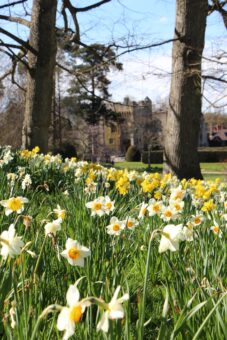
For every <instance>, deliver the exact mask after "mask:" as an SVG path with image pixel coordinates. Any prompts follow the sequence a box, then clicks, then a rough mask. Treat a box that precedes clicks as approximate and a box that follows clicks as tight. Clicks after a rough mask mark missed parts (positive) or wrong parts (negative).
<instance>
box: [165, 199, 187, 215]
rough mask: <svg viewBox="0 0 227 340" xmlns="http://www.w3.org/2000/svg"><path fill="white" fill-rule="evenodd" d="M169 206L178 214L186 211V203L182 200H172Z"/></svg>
mask: <svg viewBox="0 0 227 340" xmlns="http://www.w3.org/2000/svg"><path fill="white" fill-rule="evenodd" d="M169 205H170V207H171V208H173V210H174V211H175V213H176V214H180V213H181V212H182V211H183V209H184V201H181V200H170V202H169Z"/></svg>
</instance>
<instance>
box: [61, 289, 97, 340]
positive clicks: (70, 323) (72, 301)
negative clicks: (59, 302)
mask: <svg viewBox="0 0 227 340" xmlns="http://www.w3.org/2000/svg"><path fill="white" fill-rule="evenodd" d="M66 301H67V305H68V307H63V308H62V310H61V312H60V314H59V315H58V320H57V328H58V329H59V331H65V333H64V336H63V340H67V339H68V338H70V336H72V335H73V334H74V332H75V326H76V323H78V322H80V320H81V318H82V315H83V313H84V311H85V309H86V307H88V306H90V302H89V301H88V300H86V299H84V300H81V301H80V292H79V290H78V288H77V286H76V285H70V286H69V289H68V291H67V294H66Z"/></svg>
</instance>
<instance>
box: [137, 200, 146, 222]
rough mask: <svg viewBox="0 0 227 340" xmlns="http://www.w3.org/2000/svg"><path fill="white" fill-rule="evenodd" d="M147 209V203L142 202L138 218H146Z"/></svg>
mask: <svg viewBox="0 0 227 340" xmlns="http://www.w3.org/2000/svg"><path fill="white" fill-rule="evenodd" d="M147 207H148V204H147V203H144V202H143V203H142V204H141V207H140V211H139V216H138V218H141V219H143V218H144V217H145V216H146V214H147V211H148V210H147Z"/></svg>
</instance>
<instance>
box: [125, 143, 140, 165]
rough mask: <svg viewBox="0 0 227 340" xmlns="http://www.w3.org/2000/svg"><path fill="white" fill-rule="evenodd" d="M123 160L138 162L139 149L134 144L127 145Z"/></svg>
mask: <svg viewBox="0 0 227 340" xmlns="http://www.w3.org/2000/svg"><path fill="white" fill-rule="evenodd" d="M125 160H126V161H127V162H140V160H141V154H140V151H139V150H138V149H137V148H136V147H135V146H134V145H131V146H129V147H128V150H127V152H126V155H125Z"/></svg>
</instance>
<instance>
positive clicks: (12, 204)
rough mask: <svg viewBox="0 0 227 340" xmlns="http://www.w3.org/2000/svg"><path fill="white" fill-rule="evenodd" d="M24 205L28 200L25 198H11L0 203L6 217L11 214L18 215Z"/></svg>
mask: <svg viewBox="0 0 227 340" xmlns="http://www.w3.org/2000/svg"><path fill="white" fill-rule="evenodd" d="M24 203H28V199H27V198H25V197H21V196H18V197H11V198H9V199H8V200H3V201H0V204H1V205H2V206H3V207H4V208H5V214H6V216H8V215H10V214H11V213H13V212H16V213H17V214H20V213H21V212H22V211H23V210H24Z"/></svg>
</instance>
